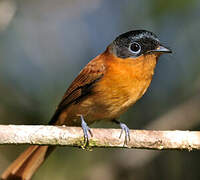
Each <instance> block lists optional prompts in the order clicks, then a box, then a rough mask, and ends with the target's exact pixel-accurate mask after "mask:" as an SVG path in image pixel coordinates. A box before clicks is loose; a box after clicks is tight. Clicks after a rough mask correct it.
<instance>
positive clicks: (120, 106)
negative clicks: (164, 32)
mask: <svg viewBox="0 0 200 180" xmlns="http://www.w3.org/2000/svg"><path fill="white" fill-rule="evenodd" d="M106 57H107V59H106V63H107V72H106V74H105V75H104V77H103V78H102V80H101V81H99V82H98V83H97V84H96V86H95V89H94V91H95V95H94V96H93V99H92V101H94V102H95V104H97V105H99V109H98V112H100V113H99V114H100V115H99V116H102V115H103V116H105V117H104V119H112V118H115V117H118V116H119V115H120V114H121V113H123V112H124V111H126V110H127V108H128V107H130V106H131V105H132V104H134V103H135V102H136V101H137V100H138V99H139V98H140V97H141V96H142V95H143V94H144V93H145V91H146V90H147V88H148V87H149V85H150V82H151V80H152V76H153V73H154V68H155V65H156V56H154V55H147V56H141V57H139V58H137V59H133V58H129V59H120V58H117V57H115V56H113V55H110V56H106ZM97 105H96V106H97ZM101 109H103V112H102V110H101ZM96 118H97V117H96ZM101 118H103V117H101Z"/></svg>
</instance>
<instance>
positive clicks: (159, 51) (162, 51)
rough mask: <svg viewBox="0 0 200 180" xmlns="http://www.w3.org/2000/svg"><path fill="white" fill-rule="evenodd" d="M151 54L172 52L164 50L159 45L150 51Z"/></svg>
mask: <svg viewBox="0 0 200 180" xmlns="http://www.w3.org/2000/svg"><path fill="white" fill-rule="evenodd" d="M151 52H158V53H172V51H171V50H170V49H169V48H166V47H164V46H163V45H159V46H158V47H157V48H156V49H153V50H151Z"/></svg>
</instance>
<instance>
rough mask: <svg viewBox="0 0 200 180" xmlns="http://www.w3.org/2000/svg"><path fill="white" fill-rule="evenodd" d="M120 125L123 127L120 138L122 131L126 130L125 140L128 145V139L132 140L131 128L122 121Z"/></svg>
mask: <svg viewBox="0 0 200 180" xmlns="http://www.w3.org/2000/svg"><path fill="white" fill-rule="evenodd" d="M119 125H120V127H121V129H122V130H121V133H120V136H119V138H121V137H122V133H123V131H124V133H125V140H124V145H127V144H128V141H130V139H131V138H130V130H129V128H128V127H127V125H126V124H124V123H121V122H120V124H119Z"/></svg>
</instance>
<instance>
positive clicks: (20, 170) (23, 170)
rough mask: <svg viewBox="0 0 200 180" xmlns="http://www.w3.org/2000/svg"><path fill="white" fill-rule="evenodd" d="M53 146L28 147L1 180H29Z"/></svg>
mask: <svg viewBox="0 0 200 180" xmlns="http://www.w3.org/2000/svg"><path fill="white" fill-rule="evenodd" d="M54 149H55V147H54V146H36V145H35V146H30V147H28V148H27V149H26V150H25V151H24V152H23V153H22V154H21V155H20V156H19V157H18V158H17V159H16V160H15V161H14V162H13V163H12V164H11V165H10V166H9V167H8V168H7V169H6V170H5V171H4V172H3V174H2V176H1V180H30V179H31V177H32V175H33V174H34V172H35V171H36V170H37V169H38V168H39V167H40V165H41V164H42V163H43V161H44V160H45V159H46V158H47V157H48V155H49V154H50V153H51V152H52V151H53V150H54Z"/></svg>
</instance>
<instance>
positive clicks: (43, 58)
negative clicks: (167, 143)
mask: <svg viewBox="0 0 200 180" xmlns="http://www.w3.org/2000/svg"><path fill="white" fill-rule="evenodd" d="M133 29H146V30H150V31H153V32H154V33H156V34H157V35H158V37H159V38H160V39H161V41H162V42H164V45H167V46H169V47H171V49H172V50H173V54H172V55H164V56H162V57H161V58H160V60H159V62H158V65H157V68H156V73H155V76H154V79H153V82H152V84H151V87H150V88H149V89H148V91H147V93H146V94H145V95H144V97H143V98H142V99H141V100H140V101H138V102H137V103H136V104H135V106H134V107H133V108H131V109H129V110H128V112H127V113H125V114H124V115H123V116H122V117H121V120H122V121H124V122H126V124H128V126H129V127H130V128H131V129H143V128H145V129H167V130H169V129H187V130H188V129H189V130H199V129H200V114H199V112H200V110H199V108H200V93H199V91H200V47H199V42H200V1H197V0H168V1H161V0H151V1H150V0H124V1H121V0H84V1H83V0H57V1H55V0H42V1H38V0H26V1H25V0H17V1H14V0H0V124H47V123H48V120H49V119H50V117H51V115H52V114H53V112H54V110H55V107H56V105H57V104H58V103H59V100H60V99H61V97H62V96H63V94H64V92H65V90H66V88H67V87H68V86H69V84H70V82H71V81H72V80H73V79H74V78H75V76H76V75H77V73H78V72H79V71H80V69H81V68H82V67H84V65H85V64H86V63H87V62H88V61H89V60H91V59H92V58H94V57H95V56H96V55H98V54H99V53H101V52H103V51H104V50H105V48H106V46H107V45H108V44H109V43H110V42H111V41H112V40H114V39H115V37H116V36H117V35H119V34H121V33H123V32H126V31H129V30H133ZM93 127H117V126H115V125H112V124H106V125H105V124H95V125H94V126H93ZM24 148H25V147H24V146H1V147H0V173H1V172H2V171H3V170H4V169H5V168H6V167H7V166H8V165H9V163H10V162H11V161H12V160H14V159H15V158H16V157H17V155H18V154H19V153H20V152H21V151H22V150H23V149H24ZM199 162H200V153H199V152H184V151H183V152H180V151H162V152H158V151H147V150H126V149H94V150H93V151H92V152H86V151H84V150H82V149H78V148H68V147H58V148H57V150H56V151H55V152H54V153H53V154H52V155H51V156H50V157H49V158H48V160H47V161H46V162H45V163H44V165H43V166H42V167H41V168H40V169H39V171H38V172H37V174H36V175H35V176H34V178H33V180H49V179H56V180H66V179H70V180H78V179H87V180H93V179H95V180H101V179H104V180H121V179H127V180H132V179H134V180H147V179H148V180H149V179H162V180H169V179H174V180H175V179H176V180H179V179H180V180H181V179H192V180H195V179H200V173H199Z"/></svg>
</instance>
